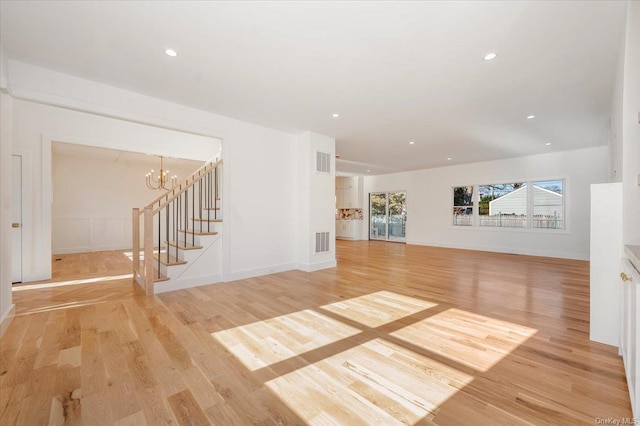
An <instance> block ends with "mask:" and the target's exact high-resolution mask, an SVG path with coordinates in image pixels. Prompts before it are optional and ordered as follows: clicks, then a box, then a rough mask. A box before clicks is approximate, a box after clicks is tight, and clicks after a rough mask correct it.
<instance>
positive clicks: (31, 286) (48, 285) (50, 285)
mask: <svg viewBox="0 0 640 426" xmlns="http://www.w3.org/2000/svg"><path fill="white" fill-rule="evenodd" d="M127 278H129V279H130V278H133V274H124V275H112V276H106V277H97V278H85V279H82V280H71V281H60V282H53V283H41V284H25V285H19V286H14V287H13V288H12V289H11V290H12V291H14V292H15V291H25V290H38V289H42V288H53V287H64V286H70V285H82V284H94V283H100V282H105V281H116V280H124V279H127Z"/></svg>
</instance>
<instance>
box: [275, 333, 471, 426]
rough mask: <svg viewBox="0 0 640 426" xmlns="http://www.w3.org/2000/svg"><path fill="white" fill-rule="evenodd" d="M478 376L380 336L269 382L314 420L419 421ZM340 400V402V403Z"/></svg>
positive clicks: (307, 420)
mask: <svg viewBox="0 0 640 426" xmlns="http://www.w3.org/2000/svg"><path fill="white" fill-rule="evenodd" d="M472 380H473V377H472V376H470V375H468V374H466V373H463V372H461V371H458V370H456V369H454V368H452V367H449V366H447V365H444V364H442V363H440V362H438V361H435V360H432V359H430V358H428V357H425V356H423V355H420V354H417V353H415V352H413V351H411V350H408V349H406V348H403V347H402V346H398V345H396V344H393V343H391V342H387V341H385V340H383V339H380V338H376V339H373V340H371V341H368V342H366V343H362V344H360V345H357V346H355V347H353V348H351V349H349V350H346V351H344V352H341V353H338V354H335V355H333V356H330V357H327V358H325V359H323V360H321V361H319V362H316V363H315V364H313V365H309V366H307V367H303V368H300V369H297V370H295V371H293V372H291V373H288V374H285V375H283V376H280V377H278V378H276V379H273V380H270V381H268V382H267V383H266V385H267V387H268V388H269V389H271V390H272V391H273V392H274V393H275V394H276V395H277V396H278V398H280V399H281V400H282V401H284V402H285V403H286V404H287V405H288V406H289V407H291V408H292V409H293V410H294V411H295V412H296V413H297V414H298V415H299V416H300V418H301V419H302V420H303V421H304V422H305V423H308V424H311V425H313V424H330V423H334V424H384V425H392V424H414V423H416V422H418V421H420V420H421V419H423V418H425V417H428V416H431V415H435V414H436V413H437V408H438V407H439V406H440V405H441V404H443V403H444V402H445V401H446V400H447V399H449V398H450V397H451V396H453V395H454V394H455V393H456V392H457V391H458V390H460V389H461V388H462V387H464V386H465V385H466V384H468V383H470V382H471V381H472ZM336 401H340V404H336Z"/></svg>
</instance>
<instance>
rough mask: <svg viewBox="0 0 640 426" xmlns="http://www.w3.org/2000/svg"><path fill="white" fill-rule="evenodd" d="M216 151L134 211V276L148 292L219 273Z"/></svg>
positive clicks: (216, 276)
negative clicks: (198, 167) (183, 178)
mask: <svg viewBox="0 0 640 426" xmlns="http://www.w3.org/2000/svg"><path fill="white" fill-rule="evenodd" d="M221 168H222V160H221V159H220V158H219V157H215V158H213V159H212V160H210V161H207V162H206V163H205V165H204V166H202V167H201V168H200V169H198V170H196V171H195V172H194V173H193V174H192V175H191V176H189V177H188V178H187V179H185V180H184V181H182V182H181V183H180V184H178V185H176V186H174V187H173V188H171V189H170V190H169V191H167V192H166V193H164V194H162V195H161V196H160V197H158V198H156V199H155V200H154V201H152V202H151V203H150V204H149V205H147V206H146V207H144V208H142V209H139V208H134V209H133V214H132V220H133V222H132V224H133V228H132V237H133V244H132V247H133V276H134V279H135V281H136V282H137V283H138V284H139V285H140V286H141V287H142V288H143V290H144V292H145V293H146V295H147V296H150V295H153V294H157V293H162V292H165V291H172V290H178V289H181V288H188V287H195V286H198V285H205V284H212V283H214V282H218V281H220V279H221V276H222V263H221V257H222V241H221V235H222V217H221V200H220V190H219V188H220V172H221Z"/></svg>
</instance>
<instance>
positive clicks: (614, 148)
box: [609, 32, 626, 182]
mask: <svg viewBox="0 0 640 426" xmlns="http://www.w3.org/2000/svg"><path fill="white" fill-rule="evenodd" d="M625 39H626V37H625V33H624V32H623V34H622V37H621V38H620V46H619V48H618V49H619V52H618V66H617V68H616V75H615V81H614V84H613V93H612V95H611V117H610V119H609V181H610V182H622V172H623V169H622V154H623V153H622V92H623V89H624V56H625V55H624V45H625Z"/></svg>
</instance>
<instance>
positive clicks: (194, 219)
mask: <svg viewBox="0 0 640 426" xmlns="http://www.w3.org/2000/svg"><path fill="white" fill-rule="evenodd" d="M192 220H193V221H194V222H222V219H205V218H202V217H194V218H192Z"/></svg>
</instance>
